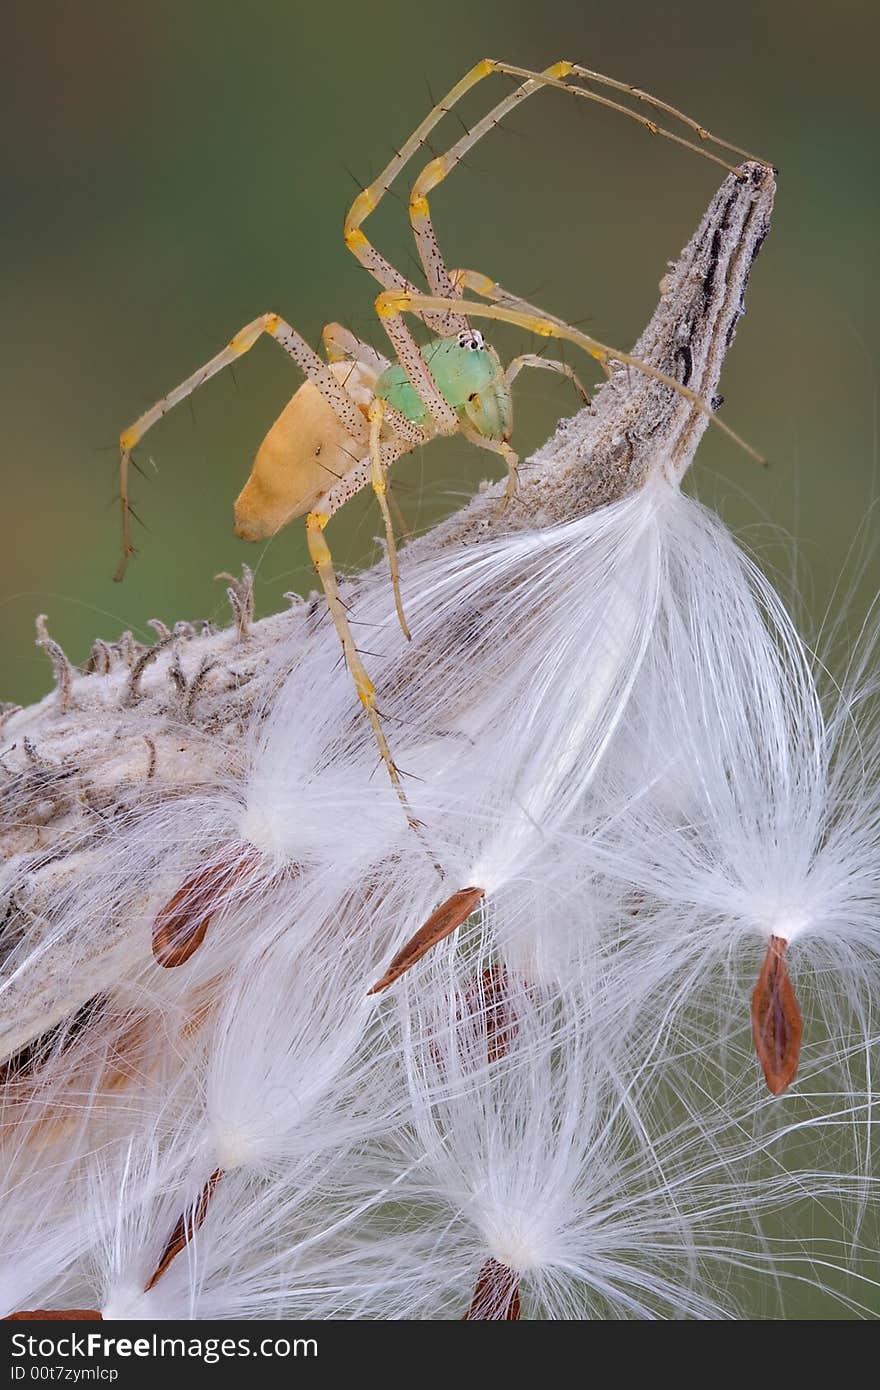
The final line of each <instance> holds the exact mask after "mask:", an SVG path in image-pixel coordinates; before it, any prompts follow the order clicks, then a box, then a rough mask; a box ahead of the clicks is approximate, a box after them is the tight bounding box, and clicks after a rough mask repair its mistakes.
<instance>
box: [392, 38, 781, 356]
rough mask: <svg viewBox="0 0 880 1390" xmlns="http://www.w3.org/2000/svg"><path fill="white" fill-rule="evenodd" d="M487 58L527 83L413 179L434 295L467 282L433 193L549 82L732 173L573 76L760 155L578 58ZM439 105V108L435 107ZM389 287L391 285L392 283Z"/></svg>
mask: <svg viewBox="0 0 880 1390" xmlns="http://www.w3.org/2000/svg"><path fill="white" fill-rule="evenodd" d="M486 62H487V64H488V63H490V62H491V68H492V70H493V71H494V72H499V73H506V74H507V75H508V76H511V77H519V78H522V79H524V81H523V82H522V85H521V86H519V87H517V88H516V90H515V91H513V92H511V93H509V94H508V96H506V97H504V98H503V100H501V101H499V102H498V103H497V104H496V105H495V106H493V107H492V109H491V110H490V111H488V112H487V114H486V115H485V116H483V117H482V119H481V120H479V121H477V122H476V123H475V124H474V125H473V126H472V127H471V129H470V130H468V131H466V132H465V134H464V135H462V136H461V137H460V138H459V139H458V140H456V142H455V144H453V145H451V146H450V147H449V149H448V150H447V151H446V152H445V154H442V155H439V156H437V157H435V158H434V159H432V160H431V161H430V162H429V163H428V164H426V166H425V168H424V169H423V170H422V171H421V173H420V174H419V176H418V178H417V179H416V181H415V183H414V184H413V188H412V192H411V194H410V200H409V217H410V222H411V224H412V230H413V236H414V238H415V242H416V248H417V250H418V253H419V258H420V260H421V262H422V265H423V266H424V270H425V276H426V278H427V281H428V285H429V287H430V291H431V294H432V295H442V296H443V297H444V298H446V299H456V298H459V297H460V294H461V287H460V284H459V283H457V282H456V279H455V274H454V273H453V274H452V275H450V274H449V272H448V271H447V269H446V266H445V264H444V261H443V256H442V254H441V252H440V248H439V245H438V242H437V236H436V233H435V231H434V226H433V223H432V221H431V215H430V208H429V205H428V194H429V193H430V192H431V191H432V190H433V189H434V188H436V187H437V185H438V184H439V183H441V182H442V181H443V180H444V179H445V178H447V177H448V175H449V174H450V173H451V172H452V170H453V169H454V168H455V166H456V165H457V164H459V163H460V162H461V160H462V159H463V158H464V156H465V155H466V154H467V153H468V151H470V150H472V149H473V147H474V145H476V144H477V142H478V141H479V140H482V138H483V137H484V136H485V135H488V134H489V132H490V131H491V130H494V129H495V127H496V126H498V125H499V124H500V122H501V121H502V120H503V119H504V117H505V116H507V115H508V114H509V113H510V112H511V111H512V110H514V108H515V107H516V106H518V105H519V103H520V102H522V101H525V99H526V98H527V97H530V96H532V95H533V94H534V93H535V92H537V91H540V90H541V89H542V88H544V87H556V88H558V89H559V90H561V91H564V92H569V93H570V94H571V95H572V96H576V97H581V98H582V99H584V100H586V101H592V102H597V103H599V105H601V106H606V107H608V108H610V109H611V110H613V111H616V112H618V113H619V114H620V115H623V116H628V117H629V118H630V119H631V120H634V121H636V122H638V124H640V125H641V126H643V127H644V128H645V129H646V130H648V131H649V132H650V133H651V134H652V135H660V136H662V137H664V138H665V139H668V140H671V141H673V142H674V143H675V144H678V145H683V146H684V147H685V148H686V149H690V150H693V151H695V152H696V153H697V154H700V155H703V156H704V157H705V158H707V159H710V160H712V161H713V162H714V163H716V164H720V165H721V167H722V168H723V169H726V170H727V171H728V173H738V170H737V169H735V168H734V167H733V166H732V165H730V164H728V163H727V161H726V160H724V159H721V158H719V156H718V155H715V154H712V153H711V151H709V150H707V149H704V148H701V146H700V145H695V144H694V143H693V141H691V140H687V139H685V138H684V137H683V136H681V135H677V134H676V133H675V132H674V131H670V130H666V129H664V128H662V127H661V126H658V125H657V123H656V121H653V120H650V119H649V118H648V117H646V116H643V115H641V114H640V113H639V112H638V111H633V110H631V109H630V107H628V106H624V105H622V104H621V103H620V102H618V101H614V100H613V99H612V98H610V97H606V96H602V95H600V94H599V93H597V92H593V91H590V90H589V88H586V87H581V86H577V85H574V83H572V82H571V81H570V80H568V79H571V78H573V77H579V78H586V79H589V80H590V81H592V82H594V83H597V84H599V85H603V86H605V87H609V88H611V89H613V90H614V91H616V92H622V93H624V94H626V95H628V96H630V97H632V98H634V99H636V100H638V101H640V102H643V103H646V104H647V105H649V106H651V107H653V108H654V109H655V110H658V111H662V112H664V113H665V114H666V115H670V116H673V117H674V118H675V119H676V120H679V121H681V122H682V123H683V124H684V125H686V126H687V127H688V128H689V129H690V130H692V131H693V132H694V133H695V134H696V135H698V136H699V138H700V140H701V141H709V142H711V143H714V144H716V145H719V146H721V147H722V148H724V149H727V150H730V151H732V152H733V153H735V154H738V155H742V156H743V157H744V158H746V159H754V156H752V155H749V154H747V152H746V151H745V150H740V149H739V148H738V147H737V146H736V145H730V144H728V143H727V141H725V140H719V139H718V138H717V137H716V136H714V135H711V134H710V133H709V131H707V130H706V129H705V127H704V126H702V125H700V124H699V123H698V122H697V121H694V120H692V119H691V117H690V116H686V115H685V114H684V113H683V112H681V111H678V110H677V109H676V108H675V107H674V106H670V105H669V104H668V103H667V102H663V101H660V100H659V99H658V98H657V97H653V96H651V94H650V93H649V92H643V91H642V90H641V89H640V88H637V87H631V86H629V85H628V84H627V83H624V82H617V81H616V80H615V79H613V78H610V77H603V76H602V74H601V73H597V72H592V71H591V70H590V69H589V68H584V67H581V66H580V65H579V64H577V63H569V62H565V61H563V62H559V63H554V64H552V66H551V67H549V68H546V69H545V70H544V71H543V72H533V71H531V70H530V69H529V68H520V67H516V66H514V65H513V64H510V63H501V62H496V61H493V60H489V59H487V60H486ZM447 100H448V99H447ZM436 109H437V108H436V107H435V110H436ZM432 114H433V113H432ZM757 162H758V163H761V162H763V161H760V160H759V161H757ZM387 288H391V286H388V287H387ZM453 318H454V316H453V315H452V314H451V313H450V316H449V320H448V323H447V325H446V326H445V327H443V328H441V329H440V330H439V331H440V332H441V333H443V334H444V335H445V336H452V334H454V333H455V332H457V331H458V327H460V326H461V318H460V316H459V317H458V319H457V326H453ZM426 321H427V320H426Z"/></svg>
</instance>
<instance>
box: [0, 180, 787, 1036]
mask: <svg viewBox="0 0 880 1390" xmlns="http://www.w3.org/2000/svg"><path fill="white" fill-rule="evenodd" d="M774 186H775V185H774V177H773V172H772V171H771V170H770V169H768V168H766V167H764V166H762V165H756V164H746V165H744V166H743V167H742V171H741V176H740V177H739V178H735V177H733V176H731V177H728V178H727V179H725V181H724V183H723V184H722V186H721V188H720V189H719V191H718V192H717V193H716V195H715V197H714V198H713V199H712V201H711V203H710V205H709V207H708V209H707V210H706V213H705V214H704V216H703V217H702V219H701V221H700V224H699V226H698V228H697V230H696V232H695V233H694V236H693V238H692V239H691V241H690V242H689V244H688V245H687V247H685V249H684V251H683V252H682V255H681V256H680V258H679V260H678V261H677V263H676V264H675V266H674V267H672V269H670V270H669V271H668V273H667V274H665V275H664V276H663V280H662V281H661V286H660V288H661V298H660V302H659V304H658V306H657V309H656V311H655V312H654V315H653V316H652V318H651V321H650V323H649V324H648V326H647V328H646V329H645V332H644V333H643V334H642V336H641V338H640V339H639V341H638V343H637V344H636V346H635V348H634V349H633V351H634V353H635V355H636V356H638V357H640V358H642V359H644V360H646V361H647V362H649V363H650V364H652V365H653V366H655V367H657V368H659V369H660V370H662V371H664V372H666V373H667V374H669V375H670V376H673V377H675V378H676V379H678V380H680V381H682V382H683V383H685V384H687V385H689V386H690V387H691V388H692V389H693V390H695V391H696V392H698V393H699V394H700V396H701V397H702V398H703V399H704V400H706V401H709V402H715V401H716V399H717V388H718V382H719V378H720V373H721V366H722V363H723V360H724V356H725V353H726V351H727V349H728V347H729V346H730V343H731V342H732V340H733V336H734V333H735V331H736V326H737V322H738V320H739V317H740V316H741V314H742V313H743V311H744V302H743V301H744V294H745V289H746V285H747V282H748V277H749V271H750V269H751V265H752V262H753V261H754V258H755V255H756V254H757V252H758V250H759V248H760V246H761V243H762V242H763V240H764V237H765V236H766V234H767V230H768V228H769V220H770V213H771V209H772V204H773V194H774ZM707 424H708V421H707V419H706V417H705V415H703V414H701V413H700V412H699V411H698V410H696V409H695V408H694V407H693V406H692V405H690V404H689V403H688V402H687V401H686V400H685V399H683V398H682V397H681V396H679V395H677V394H676V393H674V392H672V391H671V390H670V389H668V388H666V387H664V386H662V385H661V384H660V383H658V382H657V381H655V380H653V379H651V378H649V377H646V376H644V375H640V374H639V373H638V372H636V371H634V370H622V369H617V370H615V371H614V372H613V374H612V377H611V379H610V380H609V381H608V382H606V383H605V384H604V385H603V386H602V388H601V389H600V390H599V391H598V392H597V394H596V397H595V400H594V402H593V404H592V406H590V407H587V408H585V409H584V410H581V411H580V412H579V414H578V415H576V416H574V417H573V418H572V419H570V420H566V421H563V422H562V423H561V424H560V426H559V427H558V429H557V431H556V433H555V434H554V436H553V437H552V438H551V439H550V440H549V441H548V442H547V444H545V445H544V447H543V448H542V449H541V450H540V451H539V452H538V453H537V454H535V455H534V456H533V457H532V458H531V459H530V460H528V461H527V462H526V463H525V464H524V465H523V467H522V470H521V479H522V482H521V486H520V489H519V492H518V494H517V496H516V498H515V499H514V501H513V502H512V504H511V505H510V506H509V507H508V508H507V509H506V511H505V512H504V514H503V516H501V517H500V518H499V516H498V499H499V497H500V495H501V492H502V491H503V484H502V483H498V484H493V485H486V486H484V487H482V488H481V490H480V492H479V493H478V495H477V496H476V497H474V498H473V499H472V500H471V501H470V502H469V503H468V504H467V505H466V506H465V507H463V508H462V509H461V511H459V512H458V513H456V514H455V515H454V516H453V517H451V518H449V519H448V520H447V521H445V522H443V523H441V524H440V525H439V526H437V527H435V528H434V529H433V530H432V531H431V532H429V533H428V534H427V535H424V536H422V537H420V538H419V539H417V540H415V541H413V542H411V544H410V545H409V546H407V547H406V549H405V550H403V552H402V553H401V574H402V578H403V582H404V584H405V576H406V567H407V558H408V556H409V555H413V554H420V553H421V554H423V553H424V552H425V550H426V549H431V550H435V551H437V550H440V549H443V548H454V547H457V546H462V545H472V544H479V542H480V540H481V539H483V538H484V537H485V536H487V535H489V534H494V535H497V534H498V533H499V532H501V531H506V530H521V529H524V528H533V527H540V526H549V525H552V524H554V523H557V522H560V521H563V520H567V519H570V518H572V517H574V516H578V515H582V514H584V513H585V512H588V511H590V510H592V509H594V508H596V507H598V506H601V505H603V504H605V503H608V502H611V501H613V500H615V499H617V498H620V497H623V496H625V495H626V494H627V493H629V492H631V491H632V490H633V489H635V488H638V487H639V486H640V485H641V484H642V483H643V482H644V481H645V479H646V478H647V477H648V475H649V474H650V473H651V472H653V471H655V470H657V469H662V470H664V471H665V472H667V473H668V474H669V475H670V476H671V477H675V478H678V477H680V476H682V474H683V473H684V472H685V471H686V469H687V467H688V466H689V464H690V462H691V460H692V459H693V456H694V452H695V450H696V447H697V444H698V443H699V440H700V438H701V437H702V434H703V431H704V430H705V428H706V426H707ZM357 584H358V580H357V578H354V579H352V580H350V581H348V582H347V584H345V585H343V593H344V594H346V593H348V594H350V595H355V594H356V590H357ZM229 597H230V602H231V605H232V610H233V616H234V622H233V624H232V625H231V626H230V627H229V628H227V629H226V630H224V631H222V632H216V631H213V630H205V629H202V630H196V628H194V627H193V626H192V625H191V624H188V623H179V624H178V625H177V626H176V627H175V628H174V629H173V630H169V629H168V628H166V627H165V626H164V625H163V624H161V623H158V622H155V623H154V624H152V626H153V628H154V630H155V631H156V635H157V637H156V642H155V644H154V645H153V646H151V647H144V646H142V645H141V644H140V643H138V642H135V641H134V639H133V638H132V637H131V635H130V634H124V635H123V637H122V638H120V639H119V640H118V641H116V642H113V643H108V642H104V641H96V643H95V645H94V648H93V651H92V654H91V657H90V658H89V661H88V662H87V663H86V666H85V667H84V668H83V669H82V670H76V669H74V668H73V667H72V666H71V665H70V664H69V663H68V662H67V660H66V658H65V656H64V653H63V652H62V651H61V649H60V648H59V647H58V645H57V644H56V643H55V642H54V641H53V640H52V638H51V636H50V633H49V630H48V627H47V622H46V619H45V618H43V617H41V618H40V619H39V620H38V644H39V645H40V646H41V647H42V648H43V650H44V651H45V652H46V654H47V656H48V658H49V659H50V661H51V662H52V666H53V668H54V671H55V676H56V689H55V690H54V691H53V693H51V694H50V695H47V696H46V698H45V699H43V700H42V701H40V702H39V703H38V704H36V705H33V706H31V707H30V708H28V709H22V710H19V709H15V708H12V709H9V708H6V709H5V712H3V713H2V714H0V790H2V793H3V795H2V800H0V856H2V859H0V923H2V930H3V938H2V942H0V949H2V954H3V956H4V958H6V959H8V960H10V968H7V969H6V971H5V973H4V974H3V975H0V991H2V993H0V999H2V1005H0V1061H2V1060H3V1059H4V1058H7V1057H9V1056H10V1055H11V1054H14V1053H16V1052H17V1051H19V1050H20V1049H22V1048H24V1047H26V1046H27V1045H28V1043H30V1042H31V1041H32V1040H33V1039H34V1038H35V1037H37V1036H39V1035H40V1034H41V1033H44V1032H45V1031H46V1030H48V1029H50V1028H52V1027H53V1026H54V1025H55V1024H57V1023H58V1022H59V1021H60V1020H63V1019H65V1018H68V1017H70V1016H71V1015H72V1014H73V1013H74V1012H75V1011H76V1010H77V1009H79V1008H80V1007H81V1006H82V1005H83V1004H84V1003H85V1001H86V1000H87V999H88V998H90V997H92V996H94V995H95V994H96V993H98V992H99V991H100V990H102V989H106V988H108V987H109V986H110V985H111V984H112V983H113V981H114V979H116V978H118V976H119V974H120V972H122V971H123V970H124V969H125V968H126V966H127V964H128V963H130V961H131V960H132V959H134V958H139V956H140V954H142V953H143V951H144V950H146V951H147V952H149V949H150V943H149V932H147V935H146V944H145V945H144V942H143V940H142V939H141V938H142V937H143V924H142V923H140V922H131V923H128V924H122V925H121V926H120V932H119V936H118V938H117V939H116V940H115V941H114V942H113V943H108V942H107V941H105V940H98V939H90V938H89V935H88V932H87V931H86V932H84V934H83V936H82V939H80V940H78V941H77V942H76V943H66V947H65V958H64V959H63V960H60V959H57V955H58V953H57V952H55V953H54V954H53V953H52V952H49V951H47V952H46V953H45V958H44V961H43V963H42V964H41V966H40V972H38V973H36V974H35V972H34V970H33V969H32V968H31V969H29V970H28V971H27V972H26V973H25V974H24V975H22V974H21V972H19V971H18V970H17V968H16V966H15V960H16V954H15V947H16V945H17V944H18V943H19V942H21V941H22V939H23V938H24V937H25V936H26V937H27V940H28V943H29V950H30V954H31V957H32V958H33V955H34V952H38V951H39V945H40V940H41V932H43V931H45V930H46V929H47V926H48V924H49V923H50V922H51V918H52V911H53V903H54V902H57V901H58V899H59V896H60V895H63V894H64V893H65V892H68V891H70V889H71V886H73V887H75V884H76V881H77V875H78V874H79V873H80V872H82V871H83V870H84V869H85V868H86V867H87V865H88V863H89V861H90V860H91V858H92V856H94V855H96V854H100V853H102V852H105V851H106V849H107V847H108V846H109V845H111V844H112V836H113V833H114V830H115V829H117V828H118V827H119V826H120V825H123V824H124V823H125V822H126V820H127V819H129V818H130V817H131V816H132V815H133V814H134V813H136V812H141V811H142V810H143V809H144V808H146V807H148V806H149V805H150V804H155V803H156V802H158V801H160V800H163V799H168V798H175V797H179V796H181V795H184V794H187V793H190V792H192V791H194V790H197V789H198V788H199V787H205V788H209V787H211V786H213V785H216V783H217V781H218V779H220V778H222V777H226V776H228V775H229V773H230V772H233V773H234V772H235V770H236V769H237V768H238V766H239V764H240V762H241V758H242V752H241V750H242V749H243V748H244V746H245V738H244V735H245V731H246V729H247V728H248V727H249V725H250V724H251V723H252V721H253V720H254V719H255V718H258V717H259V711H260V708H261V705H262V704H263V702H264V701H265V700H266V699H267V698H268V696H269V695H270V693H271V690H272V689H273V686H274V684H275V683H276V682H277V680H278V679H279V677H280V676H281V675H283V671H280V670H279V659H278V650H279V646H280V644H281V643H282V639H283V646H284V652H285V653H286V656H285V660H286V661H287V662H288V664H289V662H290V661H291V660H294V659H295V656H296V651H297V650H298V649H299V648H300V646H301V644H305V643H307V642H308V641H309V640H310V634H311V632H312V631H313V630H314V628H315V627H316V625H317V622H318V620H319V618H320V616H321V613H322V609H321V607H320V601H316V600H308V601H307V600H301V599H294V600H292V603H291V607H290V609H289V610H288V611H286V612H283V613H279V614H276V615H274V616H272V617H269V618H265V619H263V620H262V621H261V622H258V623H254V622H253V621H252V609H253V605H252V595H251V584H250V576H249V574H247V572H246V573H245V575H244V576H243V578H242V579H241V580H231V581H230V587H229ZM242 770H243V769H242ZM10 958H11V959H10Z"/></svg>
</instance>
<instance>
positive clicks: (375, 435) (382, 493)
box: [369, 397, 411, 642]
mask: <svg viewBox="0 0 880 1390" xmlns="http://www.w3.org/2000/svg"><path fill="white" fill-rule="evenodd" d="M385 409H386V403H385V401H382V400H379V398H378V397H376V398H375V399H374V400H373V401H372V402H371V404H370V408H369V419H370V482H371V484H372V487H373V491H374V493H375V494H376V501H377V502H378V503H379V510H380V511H381V513H382V520H383V522H384V523H385V545H386V547H387V550H388V565H389V568H390V570H391V584H392V587H393V589H394V607H395V608H396V609H397V617H398V620H399V622H400V630H401V632H402V633H403V635H404V637H405V638H406V640H407V642H409V641H410V640H411V634H410V630H409V626H408V624H407V621H406V615H405V613H404V611H403V600H402V598H401V596H400V570H399V569H398V566H397V545H396V544H395V540H394V527H393V525H392V524H391V512H390V511H389V509H388V497H387V491H388V485H387V483H386V481H385V473H386V471H387V468H388V464H386V463H385V461H384V460H383V458H382V446H381V444H380V442H379V436H380V433H381V430H382V421H383V419H384V416H385Z"/></svg>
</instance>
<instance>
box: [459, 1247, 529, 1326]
mask: <svg viewBox="0 0 880 1390" xmlns="http://www.w3.org/2000/svg"><path fill="white" fill-rule="evenodd" d="M519 1320H520V1301H519V1280H518V1279H517V1277H516V1275H515V1274H514V1272H513V1270H512V1269H508V1267H507V1265H503V1264H501V1263H500V1262H499V1261H498V1260H487V1261H486V1263H485V1264H484V1265H483V1268H482V1269H481V1270H480V1272H479V1274H478V1275H477V1282H476V1285H475V1287H474V1296H473V1298H472V1299H471V1306H470V1308H468V1310H467V1312H466V1313H465V1315H464V1317H463V1318H462V1322H519Z"/></svg>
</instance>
